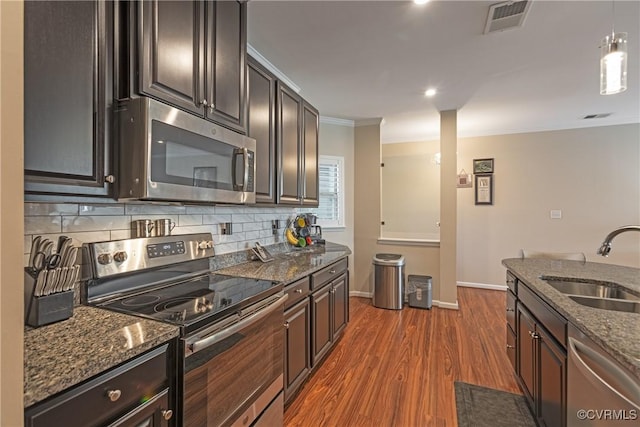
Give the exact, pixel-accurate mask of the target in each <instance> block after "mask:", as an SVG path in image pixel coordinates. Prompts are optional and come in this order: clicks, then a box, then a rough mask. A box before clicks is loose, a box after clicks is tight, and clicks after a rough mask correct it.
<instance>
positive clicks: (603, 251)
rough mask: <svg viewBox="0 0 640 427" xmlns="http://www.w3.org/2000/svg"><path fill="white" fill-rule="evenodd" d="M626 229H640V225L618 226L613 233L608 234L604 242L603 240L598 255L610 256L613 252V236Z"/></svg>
mask: <svg viewBox="0 0 640 427" xmlns="http://www.w3.org/2000/svg"><path fill="white" fill-rule="evenodd" d="M625 231H640V225H625V226H624V227H620V228H616V229H615V230H613V231H612V232H611V233H609V234H607V237H605V238H604V242H602V246H600V248H598V255H602V256H608V255H609V252H611V241H612V240H613V238H614V237H616V236H617V235H618V234H620V233H624V232H625Z"/></svg>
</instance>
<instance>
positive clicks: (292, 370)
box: [284, 298, 311, 401]
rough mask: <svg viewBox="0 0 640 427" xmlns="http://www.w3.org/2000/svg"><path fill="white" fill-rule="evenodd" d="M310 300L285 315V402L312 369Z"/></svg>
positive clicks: (299, 304) (307, 299)
mask: <svg viewBox="0 0 640 427" xmlns="http://www.w3.org/2000/svg"><path fill="white" fill-rule="evenodd" d="M309 308H310V306H309V298H305V299H304V300H303V301H302V302H300V303H298V304H297V305H295V306H294V307H292V308H290V309H289V310H287V311H286V312H285V314H284V325H285V328H286V331H285V351H284V398H285V401H286V400H288V399H289V397H290V396H291V395H292V394H293V393H294V392H295V391H296V390H297V389H298V387H300V385H301V384H302V383H303V382H304V380H305V379H307V376H308V375H309V370H310V369H311V363H310V362H311V359H310V357H309V356H310V354H309V353H310V348H311V328H310V326H311V311H310V309H309Z"/></svg>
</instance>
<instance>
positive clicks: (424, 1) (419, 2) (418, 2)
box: [413, 0, 429, 4]
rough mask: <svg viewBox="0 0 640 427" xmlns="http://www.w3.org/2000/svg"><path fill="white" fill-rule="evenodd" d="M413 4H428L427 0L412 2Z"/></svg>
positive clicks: (414, 0)
mask: <svg viewBox="0 0 640 427" xmlns="http://www.w3.org/2000/svg"><path fill="white" fill-rule="evenodd" d="M413 2H414V3H415V4H427V3H429V0H413Z"/></svg>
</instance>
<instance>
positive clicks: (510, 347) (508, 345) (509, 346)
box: [507, 344, 515, 350]
mask: <svg viewBox="0 0 640 427" xmlns="http://www.w3.org/2000/svg"><path fill="white" fill-rule="evenodd" d="M512 348H515V347H514V346H512V345H510V344H507V350H509V349H512Z"/></svg>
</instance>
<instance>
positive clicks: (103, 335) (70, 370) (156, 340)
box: [24, 306, 179, 408]
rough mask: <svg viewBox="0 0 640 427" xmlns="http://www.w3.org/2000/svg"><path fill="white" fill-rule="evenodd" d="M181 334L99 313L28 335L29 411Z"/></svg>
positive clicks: (82, 310) (77, 311)
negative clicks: (49, 398) (48, 398)
mask: <svg viewBox="0 0 640 427" xmlns="http://www.w3.org/2000/svg"><path fill="white" fill-rule="evenodd" d="M178 333H179V329H178V327H176V326H172V325H169V324H165V323H160V322H155V321H153V320H146V319H143V318H140V317H135V316H129V315H126V314H120V313H116V312H112V311H107V310H103V309H100V308H95V307H88V306H76V307H74V312H73V317H71V318H70V319H67V320H64V321H61V322H57V323H53V324H51V325H47V326H42V327H39V328H36V329H34V328H30V327H26V328H25V331H24V407H25V408H26V407H28V406H31V405H33V404H34V403H37V402H40V401H42V400H44V399H46V398H47V397H50V396H52V395H54V394H55V393H58V392H60V391H63V390H65V389H67V388H69V387H72V386H74V385H76V384H79V383H81V382H83V381H85V380H87V379H89V378H91V377H93V376H95V375H97V374H100V373H102V372H104V371H106V370H108V369H110V368H112V367H114V366H116V365H119V364H120V363H122V362H126V361H127V360H129V359H131V358H133V357H135V356H137V355H139V354H142V353H144V352H145V351H147V350H149V349H151V348H153V347H156V346H158V345H160V344H162V343H164V342H167V341H169V340H171V339H173V338H175V337H177V336H178Z"/></svg>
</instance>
